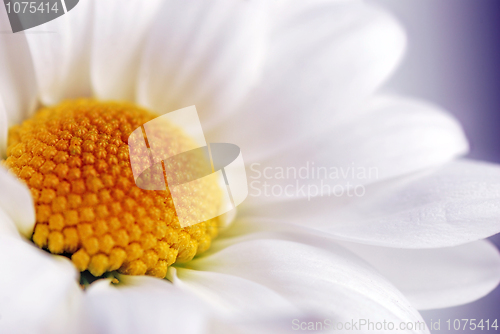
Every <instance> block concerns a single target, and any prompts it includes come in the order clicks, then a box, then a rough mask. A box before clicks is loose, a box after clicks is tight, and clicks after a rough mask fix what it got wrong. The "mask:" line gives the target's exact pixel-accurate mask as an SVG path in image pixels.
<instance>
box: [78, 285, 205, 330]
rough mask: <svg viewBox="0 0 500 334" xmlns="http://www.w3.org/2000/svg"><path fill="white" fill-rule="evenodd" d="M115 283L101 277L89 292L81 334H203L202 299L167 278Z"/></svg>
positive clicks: (203, 315)
mask: <svg viewBox="0 0 500 334" xmlns="http://www.w3.org/2000/svg"><path fill="white" fill-rule="evenodd" d="M120 279H121V280H123V281H124V283H122V284H120V285H117V286H115V285H112V284H110V281H109V280H99V281H97V282H95V283H93V284H92V285H91V286H90V287H89V288H88V289H87V291H86V294H85V300H84V306H85V319H86V324H87V326H88V327H87V328H84V329H82V331H81V332H82V333H89V332H91V333H106V334H127V333H131V334H135V333H148V334H156V333H203V332H204V328H206V326H207V323H208V322H207V321H208V318H207V316H206V315H207V310H206V309H204V308H203V306H202V302H201V301H199V300H197V299H196V298H195V297H192V296H190V295H189V294H186V293H183V292H182V291H181V290H179V289H177V288H176V287H174V286H173V285H172V283H170V282H168V281H166V280H160V279H157V278H153V277H145V276H142V277H133V276H129V277H123V276H122V277H121V278H120Z"/></svg>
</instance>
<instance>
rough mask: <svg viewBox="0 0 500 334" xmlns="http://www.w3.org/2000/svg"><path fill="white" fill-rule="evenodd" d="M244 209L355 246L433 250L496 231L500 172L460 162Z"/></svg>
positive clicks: (499, 224)
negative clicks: (338, 192)
mask: <svg viewBox="0 0 500 334" xmlns="http://www.w3.org/2000/svg"><path fill="white" fill-rule="evenodd" d="M358 194H359V195H355V194H354V193H352V192H351V194H350V195H348V194H347V192H345V193H344V194H343V196H335V195H331V196H323V197H318V198H314V199H311V200H309V201H308V200H307V198H305V199H303V200H291V201H282V202H277V203H267V204H265V203H263V204H262V205H258V206H252V207H250V206H249V207H246V208H244V209H243V210H241V214H242V215H243V216H246V217H249V218H250V219H253V220H254V221H260V222H262V223H263V224H264V223H265V222H269V223H272V222H285V223H292V224H298V225H305V226H308V227H312V228H316V229H319V230H321V231H323V232H325V233H330V234H332V235H334V236H335V237H337V238H339V239H342V240H348V241H353V242H359V243H365V244H372V245H380V246H388V247H399V248H433V247H447V246H454V245H460V244H464V243H468V242H472V241H475V240H479V239H483V238H486V237H489V236H491V235H493V234H496V233H498V232H499V231H500V222H499V221H498V217H499V215H500V204H499V203H500V200H499V199H500V168H499V167H497V166H495V165H493V164H488V163H479V162H472V161H468V160H458V161H454V162H450V163H448V164H446V165H445V166H443V167H441V168H439V169H437V170H435V169H431V170H428V171H426V172H423V173H417V174H413V175H411V176H407V177H402V178H398V179H393V180H389V181H385V182H380V183H376V184H372V185H370V186H366V188H364V192H359V193H358Z"/></svg>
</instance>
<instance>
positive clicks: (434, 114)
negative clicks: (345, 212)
mask: <svg viewBox="0 0 500 334" xmlns="http://www.w3.org/2000/svg"><path fill="white" fill-rule="evenodd" d="M467 150H468V144H467V140H466V138H465V136H464V133H463V131H462V128H461V127H460V124H459V123H458V122H457V121H456V120H455V119H454V118H453V117H451V116H450V115H448V114H447V113H445V112H443V111H442V110H440V109H439V108H437V107H434V106H432V105H428V104H425V103H422V102H420V101H417V100H412V99H404V98H399V97H386V96H379V97H375V98H373V99H372V100H370V101H369V102H368V103H367V104H366V105H365V106H364V107H363V114H362V115H360V116H359V117H357V118H355V119H353V120H351V121H349V122H347V123H344V124H337V125H336V126H334V127H332V128H331V129H330V130H329V131H328V132H326V133H323V134H318V135H317V136H316V137H315V138H310V139H309V140H306V141H304V142H302V143H299V144H297V145H293V146H291V147H289V148H287V149H286V150H281V151H279V152H277V154H273V155H271V156H269V157H268V158H267V159H263V160H261V161H259V162H258V163H255V164H253V165H252V164H250V169H249V170H248V176H249V178H250V182H251V183H252V184H253V186H252V187H251V188H252V189H260V190H261V195H260V196H257V195H258V191H257V190H254V191H251V192H250V198H251V199H253V200H258V198H257V199H255V198H254V197H261V199H264V200H269V199H275V200H278V199H280V198H286V197H300V196H306V195H307V194H301V193H295V192H293V191H288V195H287V194H285V193H284V192H281V194H280V193H279V192H278V191H276V192H275V193H274V195H273V194H271V193H270V192H268V193H269V195H268V196H265V192H264V188H263V187H264V182H265V183H266V184H267V186H268V187H274V186H276V187H280V188H285V187H287V186H288V185H293V187H294V188H295V187H296V182H298V183H299V186H301V185H311V186H313V185H314V186H316V188H317V189H318V190H319V189H322V191H321V193H320V194H322V195H328V194H329V193H330V192H334V191H335V192H339V191H337V190H336V188H335V187H336V186H337V187H345V188H347V187H348V186H349V185H350V186H355V185H360V184H368V183H373V182H378V181H380V180H385V179H389V178H393V177H396V176H401V175H404V174H408V173H412V172H415V171H419V170H421V169H424V168H427V167H432V166H438V165H441V164H443V163H445V162H448V161H449V160H451V159H452V158H454V157H456V156H458V155H461V154H464V153H466V152H467ZM245 158H246V156H245ZM247 162H248V161H247ZM264 170H266V175H263V174H262V173H263V172H264ZM280 171H284V172H285V173H284V175H285V177H280V176H279V175H278V173H279V172H280ZM267 176H270V177H267ZM328 188H330V191H328ZM338 189H340V188H338ZM318 193H319V192H318ZM310 195H312V196H314V195H315V194H310ZM316 195H318V194H316ZM265 197H271V198H265Z"/></svg>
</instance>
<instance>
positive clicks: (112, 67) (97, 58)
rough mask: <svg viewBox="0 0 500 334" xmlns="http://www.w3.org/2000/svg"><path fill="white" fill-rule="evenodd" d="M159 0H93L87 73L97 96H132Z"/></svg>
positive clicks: (131, 97)
mask: <svg viewBox="0 0 500 334" xmlns="http://www.w3.org/2000/svg"><path fill="white" fill-rule="evenodd" d="M160 4H161V0H150V1H137V0H128V1H123V0H111V1H96V2H95V20H94V31H95V33H94V35H93V42H92V56H91V57H92V58H91V76H92V86H93V90H94V94H95V95H96V96H97V97H98V98H100V99H107V100H109V99H111V100H128V101H133V100H134V98H135V85H136V79H137V71H138V68H139V59H140V54H141V51H142V50H143V48H144V40H145V36H146V34H147V33H148V32H149V28H150V26H151V23H152V20H153V18H154V16H155V14H157V13H158V8H159V6H160Z"/></svg>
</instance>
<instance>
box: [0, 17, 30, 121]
mask: <svg viewBox="0 0 500 334" xmlns="http://www.w3.org/2000/svg"><path fill="white" fill-rule="evenodd" d="M11 31H12V30H11V27H10V25H9V18H8V17H7V12H6V11H5V10H3V8H2V10H0V73H1V75H0V95H1V96H2V100H3V105H4V107H5V112H6V119H7V122H8V123H7V125H8V126H12V125H13V124H17V123H19V122H21V121H22V120H24V119H25V118H26V117H28V116H30V115H31V114H32V113H33V112H34V110H35V107H36V100H37V96H36V93H37V87H36V80H33V78H34V68H33V63H32V59H31V55H30V52H29V49H28V44H27V41H26V35H25V34H13V33H11ZM0 122H4V118H1V119H0ZM2 126H3V125H2Z"/></svg>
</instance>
